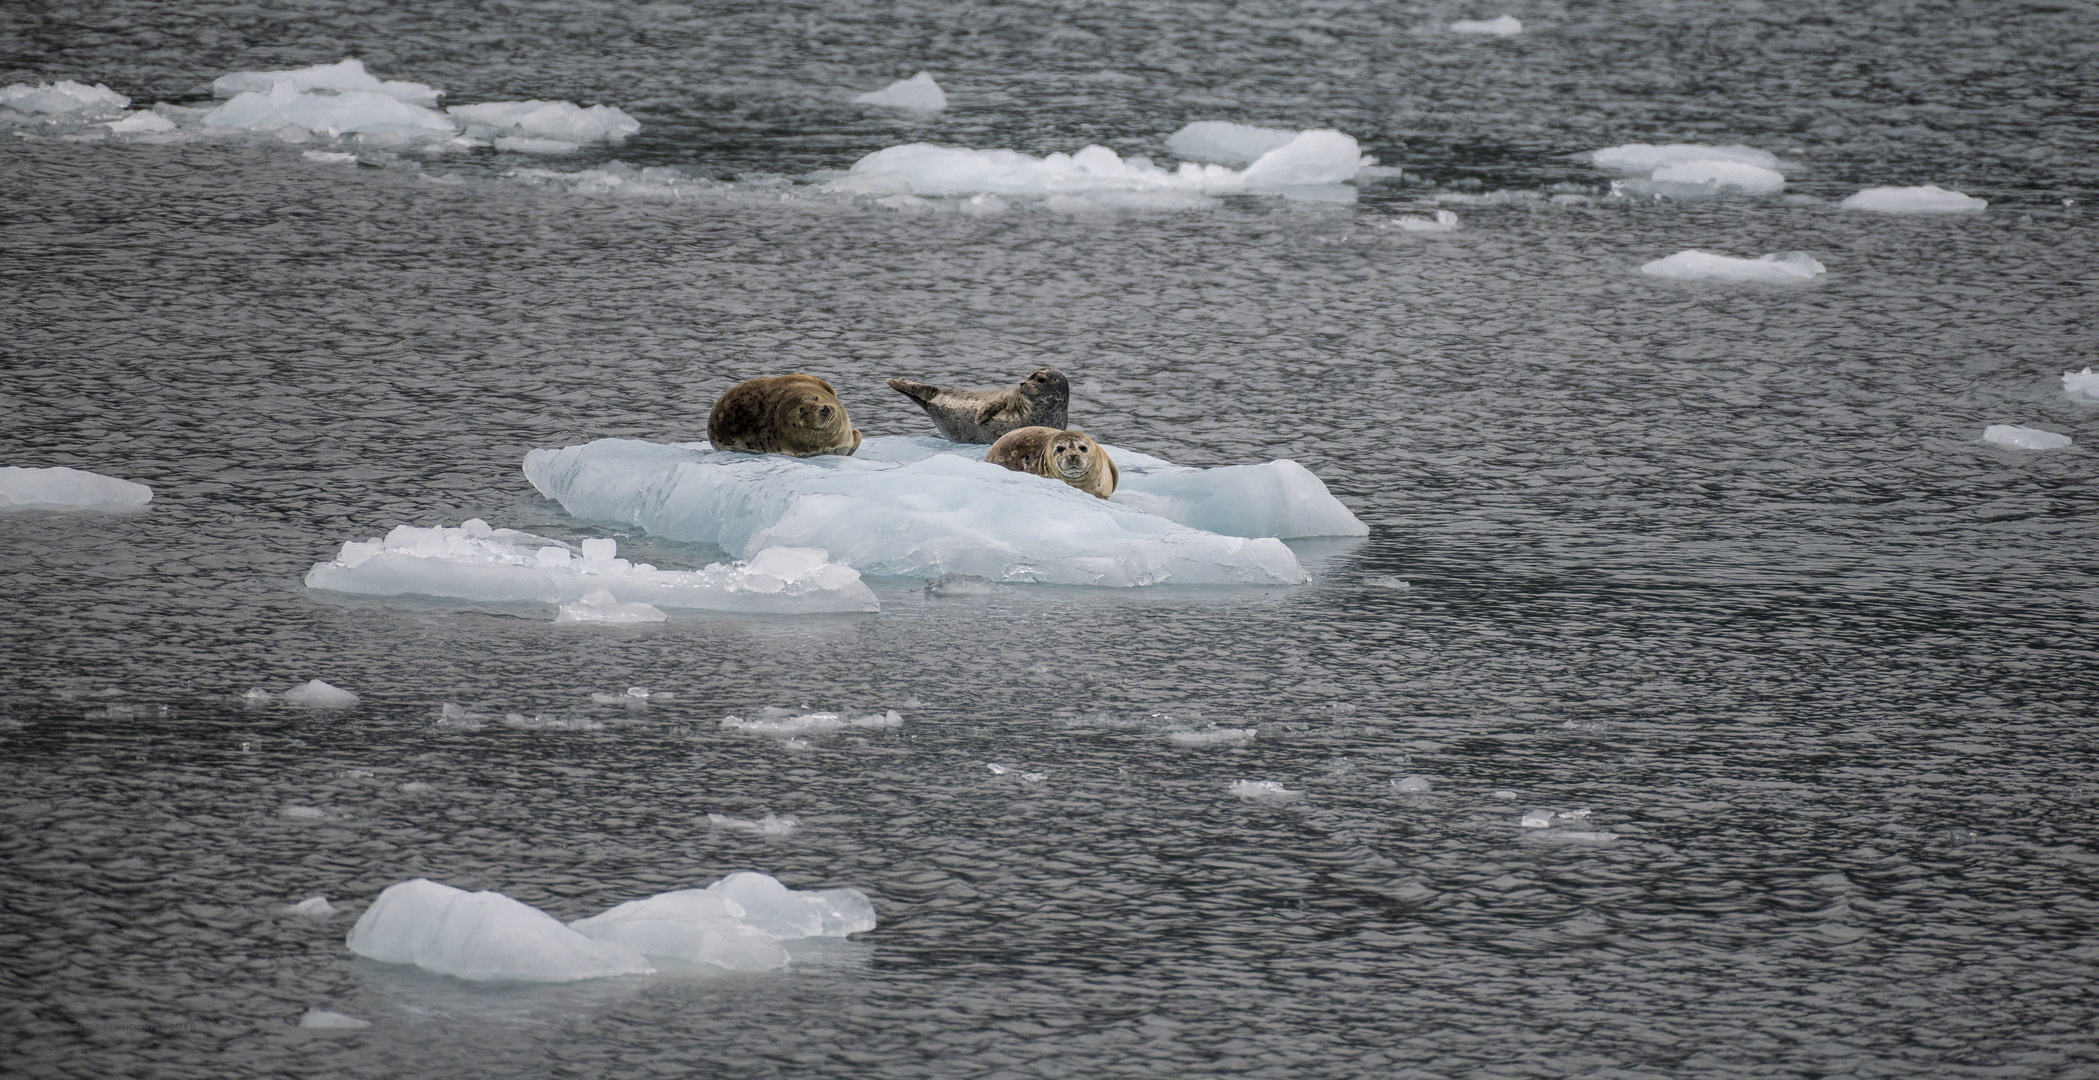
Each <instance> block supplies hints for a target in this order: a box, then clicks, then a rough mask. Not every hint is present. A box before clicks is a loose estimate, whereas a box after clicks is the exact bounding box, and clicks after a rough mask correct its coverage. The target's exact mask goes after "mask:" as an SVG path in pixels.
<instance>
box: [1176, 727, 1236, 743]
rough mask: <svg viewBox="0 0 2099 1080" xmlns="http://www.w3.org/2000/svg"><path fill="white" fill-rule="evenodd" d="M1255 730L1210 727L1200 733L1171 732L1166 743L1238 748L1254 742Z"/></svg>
mask: <svg viewBox="0 0 2099 1080" xmlns="http://www.w3.org/2000/svg"><path fill="white" fill-rule="evenodd" d="M1254 734H1255V729H1253V728H1230V727H1210V728H1203V729H1201V730H1199V731H1169V732H1167V733H1166V741H1167V742H1170V743H1172V744H1174V745H1175V746H1227V745H1231V746H1236V745H1238V744H1240V743H1246V742H1252V741H1253V739H1254Z"/></svg>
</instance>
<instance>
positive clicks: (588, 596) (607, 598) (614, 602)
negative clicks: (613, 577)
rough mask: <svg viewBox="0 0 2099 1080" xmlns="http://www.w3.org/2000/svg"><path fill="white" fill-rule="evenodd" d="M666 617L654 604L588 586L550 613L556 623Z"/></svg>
mask: <svg viewBox="0 0 2099 1080" xmlns="http://www.w3.org/2000/svg"><path fill="white" fill-rule="evenodd" d="M669 618H670V616H669V615H667V614H665V613H664V610H663V609H662V608H660V607H657V606H656V605H654V604H644V603H640V602H635V603H632V604H622V603H620V600H619V597H617V596H614V595H612V590H610V589H592V590H590V591H589V592H587V593H584V594H583V598H582V599H581V600H577V601H575V602H573V603H568V604H563V605H561V610H560V611H557V612H555V613H554V621H555V622H558V623H651V622H663V621H665V620H667V619H669Z"/></svg>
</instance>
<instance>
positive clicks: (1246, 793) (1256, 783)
mask: <svg viewBox="0 0 2099 1080" xmlns="http://www.w3.org/2000/svg"><path fill="white" fill-rule="evenodd" d="M1231 792H1232V794H1234V795H1237V796H1239V797H1240V798H1242V799H1245V800H1246V801H1248V802H1289V801H1290V800H1292V799H1295V798H1297V797H1298V796H1300V795H1303V794H1304V792H1302V791H1291V790H1290V789H1288V788H1286V787H1284V786H1283V785H1282V784H1280V783H1278V782H1276V781H1274V780H1235V781H1233V782H1232V786H1231Z"/></svg>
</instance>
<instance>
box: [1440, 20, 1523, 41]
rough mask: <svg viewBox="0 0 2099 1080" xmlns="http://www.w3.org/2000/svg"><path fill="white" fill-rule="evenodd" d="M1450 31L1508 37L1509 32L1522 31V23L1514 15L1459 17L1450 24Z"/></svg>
mask: <svg viewBox="0 0 2099 1080" xmlns="http://www.w3.org/2000/svg"><path fill="white" fill-rule="evenodd" d="M1450 32H1451V33H1453V34H1491V35H1494V36H1497V37H1508V36H1509V35H1511V34H1520V33H1523V23H1522V22H1520V21H1518V20H1517V18H1516V16H1514V15H1503V16H1500V17H1498V18H1493V19H1459V20H1458V21H1457V22H1454V23H1451V24H1450Z"/></svg>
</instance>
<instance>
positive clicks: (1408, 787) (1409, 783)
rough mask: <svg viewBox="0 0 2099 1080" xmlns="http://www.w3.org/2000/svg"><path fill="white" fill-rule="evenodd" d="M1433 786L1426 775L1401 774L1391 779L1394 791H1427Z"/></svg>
mask: <svg viewBox="0 0 2099 1080" xmlns="http://www.w3.org/2000/svg"><path fill="white" fill-rule="evenodd" d="M1434 786H1435V785H1433V784H1431V783H1429V778H1428V777H1426V776H1403V777H1400V778H1398V779H1395V780H1393V781H1392V789H1393V790H1394V791H1427V790H1429V789H1430V788H1432V787H1434Z"/></svg>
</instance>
